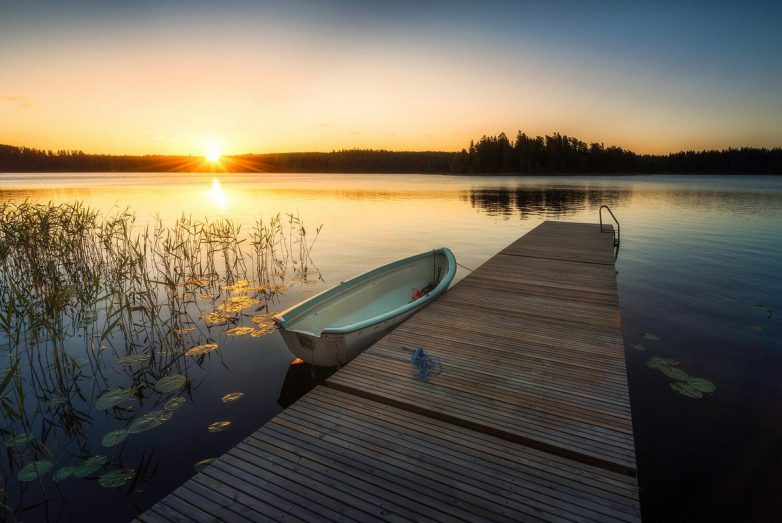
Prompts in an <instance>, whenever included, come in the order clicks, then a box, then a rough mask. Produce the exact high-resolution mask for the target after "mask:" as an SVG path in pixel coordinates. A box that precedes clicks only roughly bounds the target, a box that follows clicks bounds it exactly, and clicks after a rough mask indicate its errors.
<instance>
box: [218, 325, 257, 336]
mask: <svg viewBox="0 0 782 523" xmlns="http://www.w3.org/2000/svg"><path fill="white" fill-rule="evenodd" d="M253 331H255V329H254V328H252V327H232V328H230V329H228V330H227V331H225V333H226V334H227V335H228V336H244V335H245V334H250V333H251V332H253Z"/></svg>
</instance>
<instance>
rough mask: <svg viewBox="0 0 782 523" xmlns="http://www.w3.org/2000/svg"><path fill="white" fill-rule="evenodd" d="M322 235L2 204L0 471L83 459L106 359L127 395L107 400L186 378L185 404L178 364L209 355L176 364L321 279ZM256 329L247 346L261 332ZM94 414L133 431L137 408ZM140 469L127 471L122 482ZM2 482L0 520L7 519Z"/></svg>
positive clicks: (154, 393) (76, 206)
mask: <svg viewBox="0 0 782 523" xmlns="http://www.w3.org/2000/svg"><path fill="white" fill-rule="evenodd" d="M320 230H321V228H320V227H318V228H317V229H315V233H314V234H313V235H311V237H308V236H307V231H306V229H305V226H304V224H303V222H302V220H301V218H300V217H299V216H298V215H296V214H287V215H285V216H284V217H281V216H280V215H279V214H278V215H275V216H272V217H271V218H269V219H267V220H264V219H261V218H259V219H257V220H256V221H255V222H254V224H253V225H252V227H251V228H250V230H248V231H243V230H242V228H241V226H240V225H239V224H236V223H234V222H233V221H231V220H229V219H220V220H214V221H210V220H206V219H195V218H193V217H192V216H188V215H182V216H181V217H180V218H179V219H178V220H176V222H175V223H173V224H170V225H168V224H165V223H163V221H162V220H161V219H160V218H159V217H158V218H156V219H155V220H153V222H152V223H151V224H149V225H145V226H139V225H137V224H136V217H135V215H134V214H133V213H132V212H130V211H129V210H126V209H125V210H122V209H117V210H114V211H113V212H112V213H110V214H107V215H103V214H102V213H100V212H98V211H96V210H94V209H90V208H88V207H86V206H84V205H82V204H80V203H72V204H57V205H55V204H51V203H48V204H46V203H31V202H28V201H24V202H21V203H14V202H7V203H4V204H1V205H0V362H1V363H0V369H5V371H0V409H2V410H3V412H4V416H3V421H2V424H1V425H0V435H2V438H3V440H4V441H5V442H9V441H10V442H12V443H14V442H22V443H20V444H19V445H16V444H15V443H14V445H12V446H9V444H8V443H7V444H6V446H7V447H8V448H9V452H8V453H6V456H7V458H6V459H7V460H8V462H7V463H6V464H4V466H3V470H4V471H7V472H9V473H13V472H14V471H16V470H19V469H21V467H22V466H23V465H24V464H25V463H30V462H35V463H37V462H38V461H40V460H47V461H52V462H55V463H57V462H58V461H59V460H61V459H62V457H63V456H64V455H67V456H70V458H71V459H81V460H88V459H90V458H89V457H90V452H89V451H90V448H91V447H90V445H91V442H90V438H91V436H90V431H89V424H90V423H91V420H92V418H93V416H95V415H96V412H95V411H96V408H95V401H96V399H98V398H100V397H102V396H106V394H108V393H107V391H109V390H110V389H111V390H115V391H116V390H117V389H116V386H117V384H118V383H117V378H116V375H114V374H115V373H111V375H110V374H109V373H107V372H106V370H107V368H109V367H110V365H109V363H107V360H110V363H111V364H112V365H114V366H113V367H111V368H113V369H116V366H117V362H119V363H120V366H121V368H122V370H123V373H124V376H125V377H124V379H123V380H122V381H123V383H122V384H121V386H122V389H121V390H123V391H128V392H127V394H125V393H122V392H120V393H116V394H117V397H118V398H119V399H128V398H135V399H137V400H138V401H140V402H142V404H143V402H152V403H154V404H155V405H163V404H164V403H165V402H166V401H167V400H170V399H171V398H170V394H163V393H161V392H160V390H161V388H162V387H161V385H160V383H161V379H163V378H166V377H171V376H174V377H176V376H183V377H184V379H185V380H186V381H185V383H186V385H184V388H183V389H182V390H181V391H178V392H176V393H175V394H182V393H186V392H187V391H188V388H189V387H192V383H191V381H190V380H189V379H186V378H187V376H188V369H189V368H190V366H192V365H200V364H202V363H203V362H204V361H205V360H207V359H208V358H210V357H213V353H208V352H205V353H204V354H202V355H199V356H198V357H195V358H194V357H188V356H187V355H186V352H187V351H188V349H189V348H191V347H195V346H199V345H203V344H207V343H210V342H212V341H213V340H214V329H215V328H224V327H230V326H232V325H238V324H239V323H240V322H241V321H243V318H244V317H245V316H246V315H245V316H243V315H242V311H244V310H246V309H248V307H252V308H254V309H255V310H256V311H259V312H266V313H268V312H270V311H271V310H272V309H273V307H274V303H275V300H277V298H278V295H279V294H280V293H282V292H284V291H285V289H286V288H287V286H288V285H291V284H295V283H298V284H302V283H312V282H313V281H317V280H318V279H320V273H319V272H318V271H317V268H316V267H315V266H314V264H313V262H312V258H311V252H312V249H313V245H314V244H315V241H316V240H317V237H318V234H319V233H320ZM259 318H260V320H259V321H258V324H257V325H256V327H255V328H254V329H250V330H251V331H252V332H253V333H254V334H253V335H255V334H259V335H261V334H263V333H265V332H268V331H270V330H271V329H269V328H268V323H266V324H265V330H264V328H261V327H263V326H264V322H265V321H266V322H268V318H266V317H264V316H263V315H261V316H259ZM245 330H248V329H245ZM237 332H238V331H237ZM216 357H219V354H217V355H216ZM112 387H115V388H114V389H112ZM110 399H111V398H110ZM104 400H105V397H104ZM104 403H105V401H104ZM109 403H110V402H109ZM171 405H173V404H171ZM104 412H106V414H107V415H109V416H112V417H114V418H115V419H116V420H117V422H118V423H120V424H124V425H126V426H133V423H137V422H139V414H138V413H137V412H135V411H128V410H126V409H123V408H115V407H114V406H111V407H109V408H107V409H105V410H104ZM161 412H167V413H168V414H166V415H168V416H169V417H170V415H171V413H172V412H173V411H165V409H163V410H161ZM161 419H162V418H161ZM141 421H144V422H146V423H147V425H149V424H152V425H154V424H155V423H156V421H155V420H154V419H152V418H148V419H146V420H141ZM157 421H158V422H160V420H157ZM163 421H165V420H163ZM139 426H143V424H141V425H139ZM123 430H124V429H123ZM25 435H29V438H28V437H27V436H25ZM26 439H29V441H24V440H26ZM93 439H94V438H93ZM93 443H94V442H93ZM93 446H94V445H93ZM50 447H53V448H50ZM150 459H151V458H150V457H149V456H147V457H146V458H145V460H144V462H143V463H139V464H137V467H136V469H135V470H136V474H137V476H136V477H135V479H133V481H138V480H139V474H141V473H142V471H144V470H148V469H149V464H150V463H151V461H150ZM108 463H109V464H108V465H105V466H110V465H112V464H115V465H116V464H117V463H119V456H118V455H113V456H112V459H111V460H110V461H109V462H108ZM102 466H103V465H102ZM153 468H154V467H153ZM114 472H118V471H117V470H115V471H114ZM120 475H121V474H120ZM112 479H116V478H112ZM38 480H39V482H40V478H38ZM2 481H3V484H0V509H3V508H5V509H6V513H5V517H7V518H9V519H13V518H14V517H16V516H15V514H14V513H13V512H8V511H9V510H10V509H8V506H9V505H14V504H13V503H12V504H9V503H7V502H6V501H7V500H6V499H5V496H6V488H5V485H6V483H7V482H8V478H2ZM12 481H13V480H12ZM41 489H42V491H43V492H44V494H45V489H44V488H43V484H42V483H41ZM0 513H2V512H0ZM0 519H1V518H0Z"/></svg>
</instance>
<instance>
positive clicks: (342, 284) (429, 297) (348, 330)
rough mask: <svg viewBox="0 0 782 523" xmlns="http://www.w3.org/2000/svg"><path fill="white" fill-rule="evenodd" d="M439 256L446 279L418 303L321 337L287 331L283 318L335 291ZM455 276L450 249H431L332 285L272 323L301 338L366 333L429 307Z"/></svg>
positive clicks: (328, 329)
mask: <svg viewBox="0 0 782 523" xmlns="http://www.w3.org/2000/svg"><path fill="white" fill-rule="evenodd" d="M438 253H439V254H442V255H443V256H445V259H446V261H447V263H448V270H447V271H446V273H445V275H444V276H443V277H442V279H441V280H440V281H439V282H438V283H437V286H435V288H434V289H432V290H431V291H429V292H428V293H426V294H425V295H424V296H422V297H421V298H418V299H417V300H414V301H411V302H410V303H407V304H405V305H403V306H401V307H397V308H395V309H391V310H389V311H387V312H384V313H383V314H380V315H378V316H372V317H371V318H367V319H365V320H362V321H359V322H356V323H351V324H350V325H345V326H342V327H326V328H325V329H322V330H321V331H320V334H316V333H313V332H309V331H304V330H297V329H290V328H289V323H290V321H289V320H288V319H287V318H286V317H285V316H286V315H288V316H291V315H296V316H298V315H299V314H301V313H304V312H305V311H306V310H307V309H310V308H312V307H314V306H315V305H318V304H320V303H322V302H324V301H326V300H327V299H328V298H330V297H331V296H334V295H335V294H337V293H336V291H337V290H338V289H340V288H343V289H347V288H348V287H353V286H356V285H357V284H360V283H361V282H363V281H365V280H368V279H370V278H372V277H373V276H376V275H378V274H381V273H383V272H386V271H389V270H391V269H395V268H396V267H399V266H401V265H404V264H406V263H410V262H412V261H417V260H419V259H421V258H425V257H427V256H431V255H432V254H435V255H436V254H438ZM455 276H456V257H455V256H454V255H453V252H451V250H450V249H448V248H447V247H440V248H437V249H432V250H431V251H426V252H422V253H420V254H415V255H413V256H409V257H407V258H402V259H401V260H396V261H393V262H391V263H387V264H386V265H381V266H380V267H376V268H374V269H372V270H370V271H367V272H365V273H362V274H359V275H357V276H354V277H353V278H351V279H349V280H345V281H343V282H340V283H339V284H337V285H335V286H334V287H331V288H329V289H326V290H324V291H322V292H320V293H318V294H316V295H315V296H312V297H311V298H309V299H307V300H305V301H303V302H300V303H297V304H296V305H293V306H291V307H289V308H287V309H285V310H284V311H282V312H280V313H278V314H276V315H275V316H274V317H273V319H274V322H275V323H276V324H277V326H278V327H280V328H281V329H283V330H285V331H288V332H296V333H301V334H307V335H310V336H314V337H321V336H322V335H324V334H350V333H351V332H356V331H359V330H361V329H365V328H367V327H371V326H373V325H376V324H378V323H381V322H383V321H386V320H388V319H391V318H394V317H396V316H399V315H401V314H405V313H406V312H409V311H411V310H413V309H416V308H418V307H421V306H423V305H425V304H427V303H429V302H430V301H431V300H433V299H434V298H436V297H437V296H439V295H440V294H442V293H443V292H444V291H445V290H446V289H447V288H448V286H449V285H450V284H451V282H452V281H453V279H454V277H455Z"/></svg>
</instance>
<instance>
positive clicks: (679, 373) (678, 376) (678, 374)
mask: <svg viewBox="0 0 782 523" xmlns="http://www.w3.org/2000/svg"><path fill="white" fill-rule="evenodd" d="M660 372H662V373H663V374H665V375H666V376H668V377H669V378H671V379H674V380H676V381H686V380H687V378H689V377H690V376H689V375H688V374H687V373H686V372H684V371H683V370H682V369H680V368H678V367H660Z"/></svg>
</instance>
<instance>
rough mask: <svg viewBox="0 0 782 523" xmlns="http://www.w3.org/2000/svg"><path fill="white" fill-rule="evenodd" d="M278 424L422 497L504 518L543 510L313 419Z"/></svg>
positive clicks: (286, 419) (480, 513)
mask: <svg viewBox="0 0 782 523" xmlns="http://www.w3.org/2000/svg"><path fill="white" fill-rule="evenodd" d="M274 424H275V425H276V428H277V429H278V430H281V428H282V427H284V428H288V429H290V430H295V431H296V432H297V433H298V434H297V436H299V437H303V438H305V439H304V441H308V443H309V444H315V445H318V446H320V447H324V446H326V445H328V446H329V447H330V450H336V451H337V452H342V453H344V455H346V456H351V457H353V458H354V459H358V460H360V461H363V462H364V463H365V464H366V465H367V466H370V467H372V468H373V469H374V470H378V469H382V470H384V471H386V472H388V473H389V474H393V475H395V476H397V477H398V478H399V479H400V480H401V481H402V486H403V487H404V488H407V489H410V491H411V494H412V493H420V494H421V496H422V498H429V497H438V498H439V499H440V500H441V501H442V502H444V503H449V504H451V505H452V506H454V507H458V508H459V509H460V510H462V511H464V514H470V515H472V514H479V515H481V516H482V517H485V518H487V519H496V518H497V517H500V518H501V519H504V520H507V521H514V520H515V519H516V516H514V514H516V513H518V511H524V512H525V513H526V514H527V516H528V517H539V516H541V515H542V512H541V511H540V510H539V509H536V508H534V507H529V506H524V505H521V504H520V503H512V502H511V500H506V499H501V498H499V497H498V496H492V495H491V494H490V493H489V492H486V491H485V490H482V489H480V488H479V487H475V486H474V485H473V484H472V482H470V481H468V480H467V478H466V477H464V476H462V477H457V478H454V477H452V476H450V475H446V474H444V471H442V470H440V471H438V472H435V471H434V470H432V468H431V467H432V466H433V465H434V463H432V462H427V463H426V464H425V466H421V465H422V464H421V463H420V462H417V463H416V462H413V461H412V460H410V459H409V458H408V459H404V458H402V457H401V456H390V455H388V454H386V453H385V452H383V451H381V449H380V448H379V446H366V445H362V441H361V440H360V439H356V438H355V437H353V436H350V435H348V434H346V433H345V432H344V431H341V432H338V433H336V434H335V433H332V432H324V431H323V427H320V426H318V425H316V424H314V423H312V421H311V420H300V419H297V420H293V419H290V418H278V419H276V420H275V422H274Z"/></svg>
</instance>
